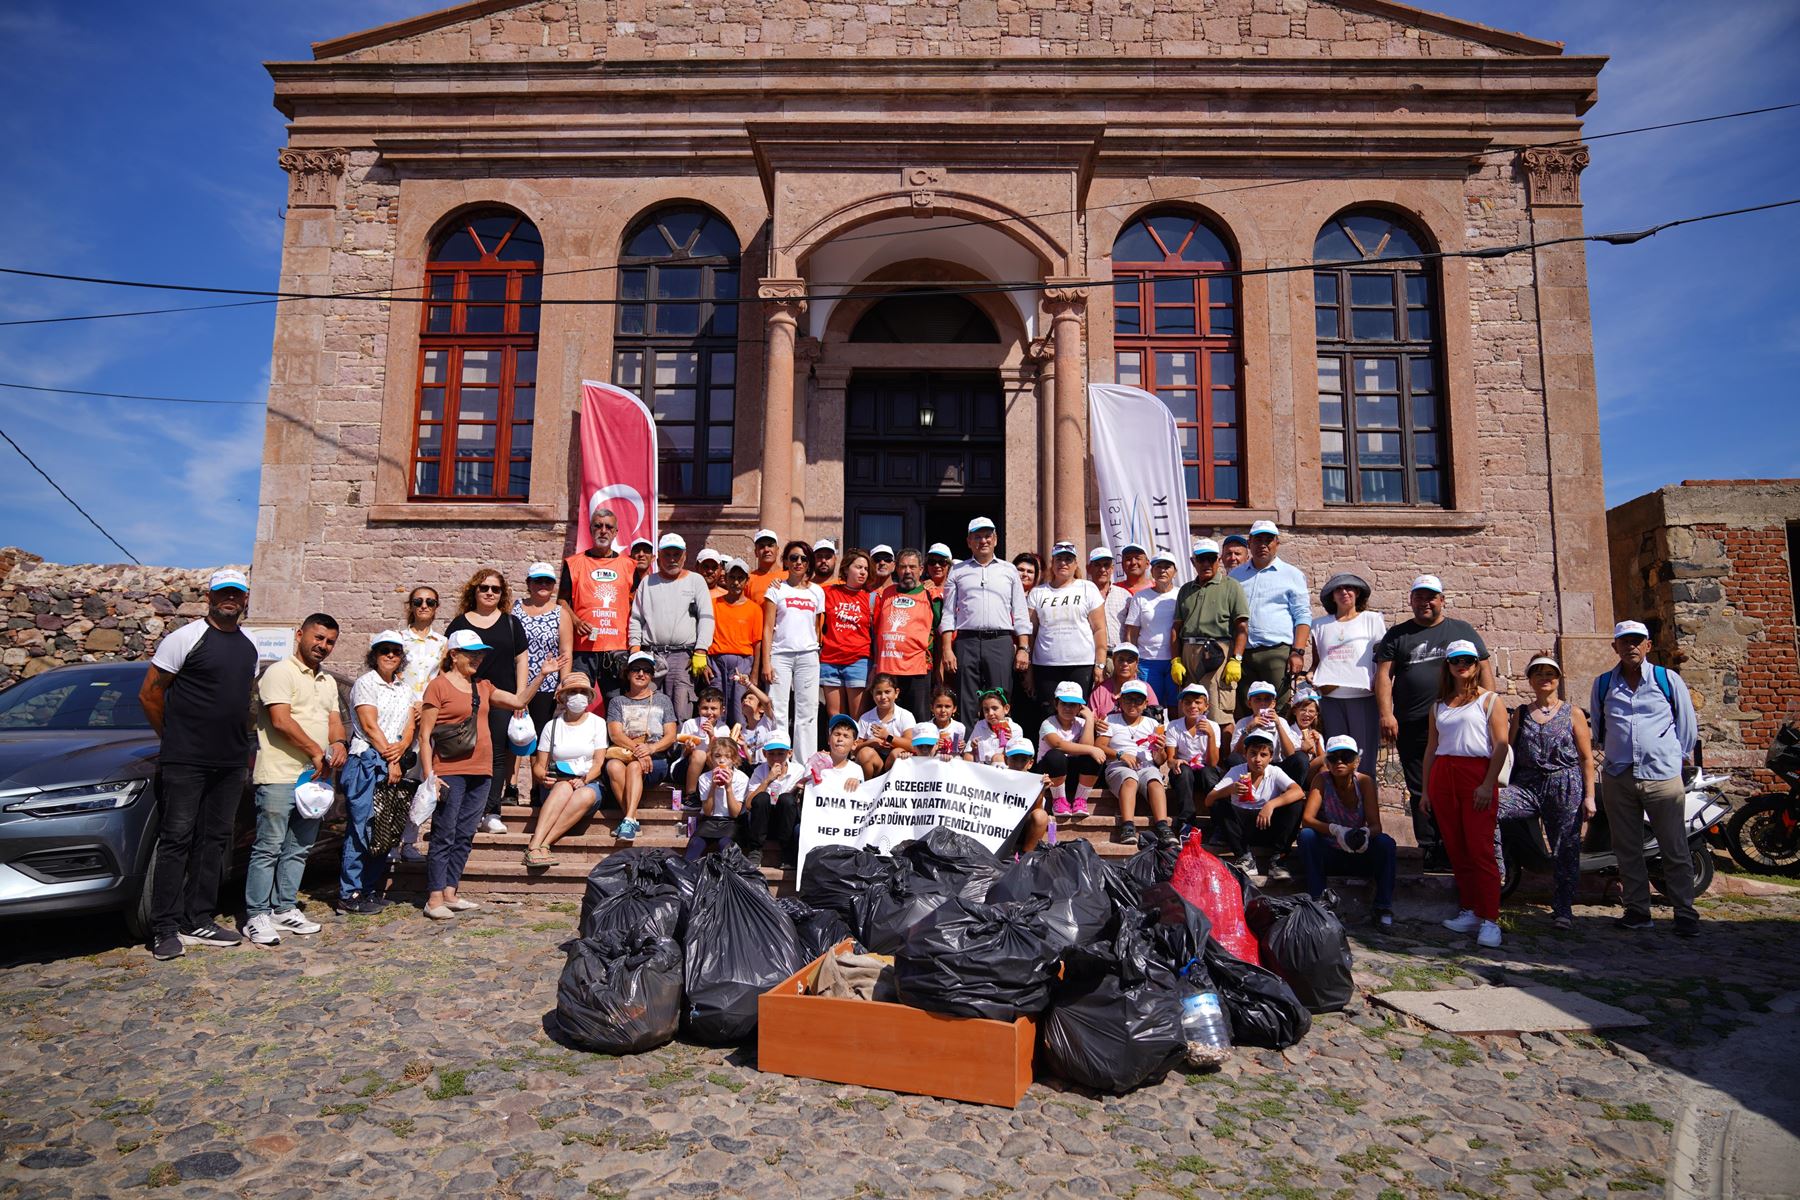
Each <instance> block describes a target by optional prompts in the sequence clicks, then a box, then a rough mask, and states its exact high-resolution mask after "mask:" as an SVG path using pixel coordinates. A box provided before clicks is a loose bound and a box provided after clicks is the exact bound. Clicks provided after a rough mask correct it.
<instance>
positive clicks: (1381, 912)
mask: <svg viewBox="0 0 1800 1200" xmlns="http://www.w3.org/2000/svg"><path fill="white" fill-rule="evenodd" d="M1375 924H1376V925H1378V926H1379V927H1381V928H1382V929H1392V928H1393V927H1394V910H1393V909H1391V908H1378V909H1376V910H1375Z"/></svg>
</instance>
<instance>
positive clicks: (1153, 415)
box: [1088, 383, 1194, 582]
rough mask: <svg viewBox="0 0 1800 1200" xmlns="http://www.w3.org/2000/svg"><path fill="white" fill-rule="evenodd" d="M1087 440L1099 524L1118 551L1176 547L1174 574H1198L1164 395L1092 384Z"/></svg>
mask: <svg viewBox="0 0 1800 1200" xmlns="http://www.w3.org/2000/svg"><path fill="white" fill-rule="evenodd" d="M1088 444H1089V445H1090V446H1091V447H1092V448H1093V453H1094V483H1095V486H1096V490H1097V491H1098V492H1099V493H1100V530H1101V537H1103V538H1104V539H1105V540H1106V545H1107V548H1108V549H1110V550H1111V551H1112V552H1113V555H1114V557H1115V558H1116V557H1117V556H1118V553H1119V549H1120V547H1122V546H1125V545H1127V544H1128V543H1131V542H1136V543H1137V544H1138V545H1140V546H1144V547H1146V548H1147V549H1149V550H1150V552H1151V553H1155V552H1156V551H1157V550H1169V551H1173V552H1174V555H1175V562H1176V566H1175V575H1176V578H1177V579H1178V580H1180V581H1182V582H1186V581H1187V580H1189V579H1192V578H1193V577H1194V564H1193V554H1192V545H1193V543H1192V541H1191V540H1190V538H1189V534H1188V510H1187V502H1188V497H1187V477H1186V476H1185V475H1184V474H1183V473H1182V461H1181V437H1180V433H1179V432H1178V431H1177V429H1176V427H1175V417H1174V414H1172V413H1171V412H1170V411H1169V409H1168V406H1167V405H1165V404H1164V403H1163V402H1162V401H1161V400H1159V399H1157V398H1156V397H1155V396H1153V395H1151V394H1150V393H1149V392H1146V391H1144V390H1142V389H1140V388H1134V387H1126V386H1125V385H1124V384H1122V383H1093V384H1089V385H1088Z"/></svg>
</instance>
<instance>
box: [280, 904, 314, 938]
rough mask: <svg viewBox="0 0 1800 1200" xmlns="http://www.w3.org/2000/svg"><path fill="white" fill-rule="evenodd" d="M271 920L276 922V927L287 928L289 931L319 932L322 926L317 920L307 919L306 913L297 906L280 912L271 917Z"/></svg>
mask: <svg viewBox="0 0 1800 1200" xmlns="http://www.w3.org/2000/svg"><path fill="white" fill-rule="evenodd" d="M270 920H272V921H274V922H275V926H276V928H278V929H285V930H287V931H288V932H289V933H317V932H319V928H320V926H319V923H318V922H317V921H309V920H307V919H306V917H305V915H304V914H303V913H301V911H300V910H299V909H297V908H290V909H288V910H287V911H286V912H278V913H276V914H275V915H274V916H273V917H271V918H270Z"/></svg>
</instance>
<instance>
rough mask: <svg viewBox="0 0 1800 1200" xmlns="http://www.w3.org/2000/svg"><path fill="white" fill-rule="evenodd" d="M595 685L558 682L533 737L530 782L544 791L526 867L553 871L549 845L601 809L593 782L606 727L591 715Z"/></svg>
mask: <svg viewBox="0 0 1800 1200" xmlns="http://www.w3.org/2000/svg"><path fill="white" fill-rule="evenodd" d="M593 703H594V685H593V684H592V683H591V682H590V681H589V680H588V677H587V676H586V675H584V674H582V673H581V672H580V671H570V672H569V673H568V674H566V675H564V676H563V677H562V686H561V687H560V688H558V689H557V691H556V704H557V709H558V712H557V714H556V716H554V717H552V718H551V719H550V723H549V724H548V725H545V726H544V731H543V732H542V733H541V734H539V735H538V748H537V754H535V755H534V756H533V757H532V760H531V777H532V779H533V780H534V781H535V782H536V783H537V784H538V785H539V786H540V787H543V788H545V789H546V792H545V796H544V806H543V807H542V808H540V809H538V811H537V820H536V821H535V822H534V824H533V828H532V829H531V830H530V831H529V835H528V838H527V841H528V842H529V844H528V845H527V846H526V847H525V865H526V866H528V867H554V866H555V865H556V862H557V860H556V858H555V857H554V856H552V855H551V853H550V846H551V844H552V843H554V842H555V841H556V839H557V838H559V837H561V836H562V835H563V834H565V833H567V832H569V830H571V829H573V828H575V826H576V825H578V824H579V823H581V822H582V821H584V820H586V819H587V817H588V816H589V815H590V814H592V813H593V811H594V810H595V809H597V808H599V807H600V785H599V783H598V780H599V778H600V773H601V771H602V770H603V769H604V768H605V766H606V746H607V736H606V722H605V721H603V720H601V719H600V717H599V716H598V715H596V714H595V713H594V712H593V711H591V710H592V706H593Z"/></svg>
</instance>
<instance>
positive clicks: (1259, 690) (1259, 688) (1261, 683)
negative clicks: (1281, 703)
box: [1244, 679, 1276, 696]
mask: <svg viewBox="0 0 1800 1200" xmlns="http://www.w3.org/2000/svg"><path fill="white" fill-rule="evenodd" d="M1275 694H1276V692H1275V685H1274V684H1272V683H1270V682H1269V681H1268V680H1266V679H1259V680H1257V681H1256V682H1255V683H1253V684H1251V685H1250V686H1249V687H1248V688H1245V689H1244V695H1246V696H1273V695H1275Z"/></svg>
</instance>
